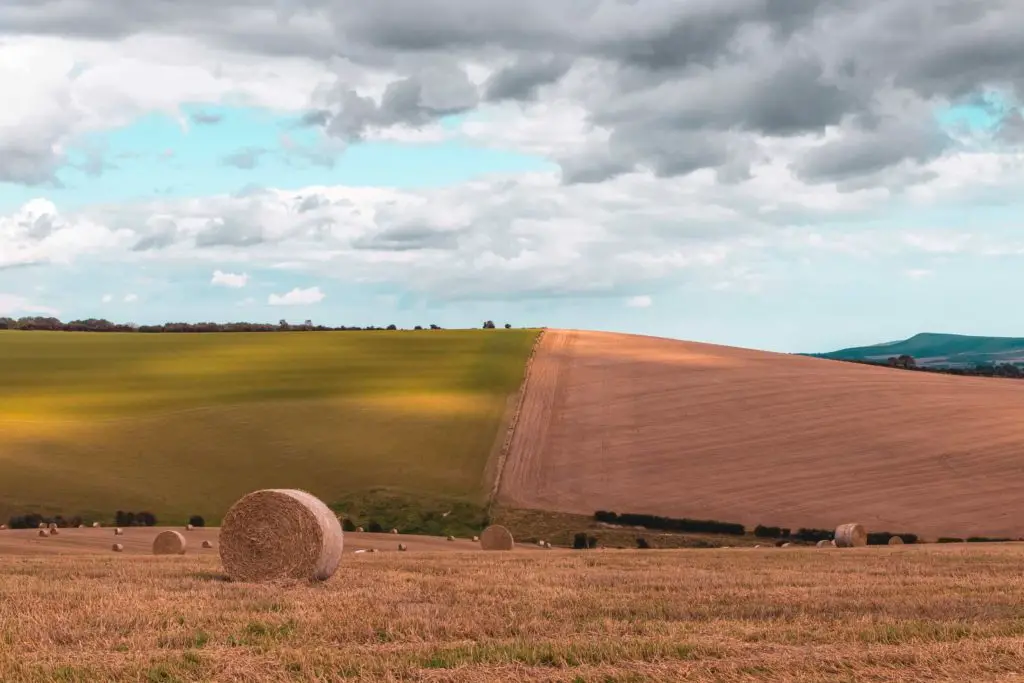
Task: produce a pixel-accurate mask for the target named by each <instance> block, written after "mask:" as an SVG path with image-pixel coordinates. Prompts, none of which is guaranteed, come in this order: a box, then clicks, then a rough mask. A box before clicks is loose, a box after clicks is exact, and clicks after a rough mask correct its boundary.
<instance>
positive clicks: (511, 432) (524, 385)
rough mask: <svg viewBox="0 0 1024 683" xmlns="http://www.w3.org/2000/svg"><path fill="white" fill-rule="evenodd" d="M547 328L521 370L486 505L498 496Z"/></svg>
mask: <svg viewBox="0 0 1024 683" xmlns="http://www.w3.org/2000/svg"><path fill="white" fill-rule="evenodd" d="M546 331H547V328H543V329H541V331H540V332H539V333H538V334H537V338H536V339H534V341H533V348H532V349H530V355H529V356H528V357H527V359H526V368H525V370H524V372H523V381H522V382H521V383H520V385H519V396H518V398H517V399H516V408H515V411H514V412H513V413H512V418H511V419H510V420H509V424H508V428H507V429H506V430H505V440H504V441H503V442H502V444H501V450H500V451H498V463H497V465H496V467H495V470H496V472H495V475H494V483H493V484H492V485H491V492H490V493H489V494H488V496H487V505H488V507H490V506H492V505H493V504H494V502H495V501H496V500H497V498H498V489H499V488H500V487H501V478H502V474H504V472H505V463H506V462H507V461H508V452H509V450H511V448H512V439H513V438H514V437H515V433H516V427H517V426H518V425H519V415H520V414H521V413H522V411H523V403H525V402H526V392H527V391H528V390H529V386H530V375H531V374H532V371H533V359H534V358H536V356H537V349H538V348H540V343H541V341H542V340H543V339H544V333H545V332H546Z"/></svg>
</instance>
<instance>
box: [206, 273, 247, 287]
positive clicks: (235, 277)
mask: <svg viewBox="0 0 1024 683" xmlns="http://www.w3.org/2000/svg"><path fill="white" fill-rule="evenodd" d="M248 282H249V274H248V273H225V272H223V271H221V270H215V271H213V277H212V278H210V284H212V285H220V286H222V287H231V288H233V289H240V288H242V287H245V285H246V284H247V283H248Z"/></svg>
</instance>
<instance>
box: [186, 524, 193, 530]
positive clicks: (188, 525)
mask: <svg viewBox="0 0 1024 683" xmlns="http://www.w3.org/2000/svg"><path fill="white" fill-rule="evenodd" d="M193 529H195V527H194V526H192V525H191V524H186V525H185V531H192V530H193Z"/></svg>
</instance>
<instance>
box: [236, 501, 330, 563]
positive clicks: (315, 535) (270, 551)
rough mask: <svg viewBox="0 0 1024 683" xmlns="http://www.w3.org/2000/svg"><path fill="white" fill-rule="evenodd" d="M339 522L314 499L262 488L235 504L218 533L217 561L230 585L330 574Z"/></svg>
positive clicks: (321, 502)
mask: <svg viewBox="0 0 1024 683" xmlns="http://www.w3.org/2000/svg"><path fill="white" fill-rule="evenodd" d="M344 540H345V538H344V533H343V532H342V530H341V523H340V522H339V521H338V518H337V517H336V516H335V515H334V513H333V512H331V510H330V508H328V507H327V506H326V505H324V503H323V501H321V500H320V499H319V498H317V497H316V496H313V495H311V494H309V493H306V492H305V491H299V490H297V489H264V490H262V491H254V492H252V493H250V494H247V495H245V496H243V497H242V498H240V499H239V500H238V501H236V502H235V504H234V505H232V506H231V509H230V510H228V513H227V515H225V516H224V521H223V522H222V524H221V529H220V559H221V562H223V563H224V569H225V571H226V572H227V574H228V576H230V577H231V578H232V579H234V580H236V581H272V580H276V579H307V580H317V581H326V580H327V579H329V578H331V576H333V575H334V572H335V571H337V569H338V564H339V563H340V562H341V553H342V549H343V548H344Z"/></svg>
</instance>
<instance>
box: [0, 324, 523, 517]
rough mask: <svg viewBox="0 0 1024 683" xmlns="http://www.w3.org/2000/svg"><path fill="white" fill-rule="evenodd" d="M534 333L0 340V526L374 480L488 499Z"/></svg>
mask: <svg viewBox="0 0 1024 683" xmlns="http://www.w3.org/2000/svg"><path fill="white" fill-rule="evenodd" d="M536 335H537V331H535V330H467V331H422V332H419V331H416V332H411V331H410V332H386V331H372V332H314V333H231V334H228V333H219V334H153V335H147V334H138V333H136V334H131V333H129V334H114V333H103V334H97V333H74V332H70V333H67V332H54V333H51V332H0V378H2V380H0V381H2V383H3V391H2V392H0V434H2V435H3V442H2V446H0V472H2V475H0V519H3V520H4V521H6V519H7V517H8V516H9V515H11V514H19V513H23V512H29V511H36V512H42V513H51V514H55V513H59V514H63V515H65V516H71V515H75V514H81V515H86V516H89V517H92V518H100V519H110V518H112V516H113V513H114V511H115V510H118V509H123V510H135V511H138V510H150V511H152V512H154V513H155V514H156V515H157V518H158V519H159V520H160V521H161V522H168V523H181V522H183V521H184V519H185V517H186V516H187V515H190V514H201V515H204V516H205V517H206V519H207V521H208V522H209V523H211V524H212V523H216V522H217V521H218V520H219V519H220V517H221V516H222V515H223V514H224V512H225V511H226V510H227V508H228V506H230V504H231V503H232V502H233V501H234V500H236V499H237V498H238V497H239V496H241V495H243V494H245V493H247V492H249V491H251V490H253V489H257V488H263V487H299V488H305V489H308V490H310V491H312V492H313V493H315V494H317V495H319V496H321V497H322V498H324V500H326V501H327V502H332V501H336V500H338V499H339V498H340V497H343V496H346V495H349V494H352V493H355V492H359V491H364V490H367V489H370V488H372V487H384V488H387V489H392V490H396V491H405V492H410V494H411V495H414V496H429V497H432V498H434V499H438V498H440V499H441V500H444V499H446V498H448V499H453V500H465V501H470V502H479V503H482V502H483V501H484V499H485V498H486V496H487V493H488V485H489V482H490V480H491V476H490V474H489V473H488V472H487V471H486V470H487V463H488V460H489V458H490V456H491V455H492V453H493V452H494V451H495V447H496V445H500V441H501V437H502V436H504V430H503V426H504V422H505V420H506V419H507V417H508V414H509V406H510V405H512V404H514V400H513V399H514V397H515V395H516V394H517V392H518V389H519V386H520V383H521V381H522V377H523V372H524V365H525V361H526V358H527V357H528V355H529V353H530V350H531V349H532V346H533V342H534V340H535V339H536Z"/></svg>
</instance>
